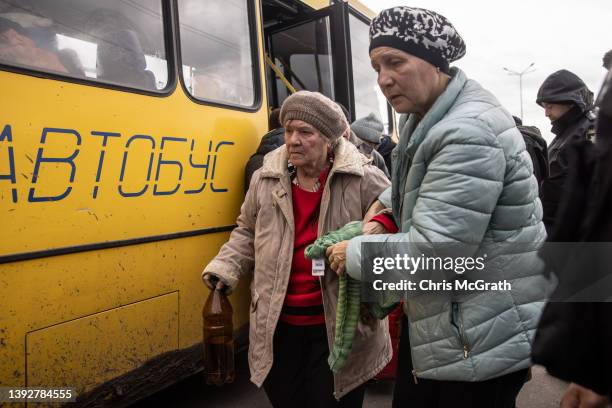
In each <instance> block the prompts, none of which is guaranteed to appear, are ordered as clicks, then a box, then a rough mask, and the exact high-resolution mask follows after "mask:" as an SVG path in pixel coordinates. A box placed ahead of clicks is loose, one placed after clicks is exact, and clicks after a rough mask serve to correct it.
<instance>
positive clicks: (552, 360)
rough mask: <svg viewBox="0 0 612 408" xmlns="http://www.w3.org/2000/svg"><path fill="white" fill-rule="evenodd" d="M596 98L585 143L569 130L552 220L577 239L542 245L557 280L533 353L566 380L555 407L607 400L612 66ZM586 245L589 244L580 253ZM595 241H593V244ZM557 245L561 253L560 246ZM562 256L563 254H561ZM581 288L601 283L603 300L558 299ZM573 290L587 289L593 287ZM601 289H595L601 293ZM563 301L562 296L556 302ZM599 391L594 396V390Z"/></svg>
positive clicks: (611, 371) (611, 384)
mask: <svg viewBox="0 0 612 408" xmlns="http://www.w3.org/2000/svg"><path fill="white" fill-rule="evenodd" d="M597 105H598V107H599V114H598V118H597V137H596V138H595V143H590V142H588V141H586V140H584V138H581V137H580V136H579V135H576V134H574V135H572V136H570V140H569V141H568V144H567V145H568V146H567V154H566V157H567V159H568V161H569V163H572V164H571V166H570V167H569V174H568V178H567V194H565V195H564V196H563V198H562V202H561V204H560V206H559V217H560V218H561V219H563V223H560V225H558V226H556V227H555V229H554V232H553V235H551V236H549V238H548V239H549V241H552V242H579V243H580V244H577V245H573V246H571V247H570V246H560V247H558V249H557V250H555V251H551V250H550V247H549V250H547V251H541V252H540V254H539V255H540V257H541V258H542V259H543V260H544V261H545V263H546V264H547V266H548V265H552V266H553V271H554V273H555V274H556V275H557V276H558V278H559V285H558V286H557V288H556V290H555V293H553V294H552V296H551V298H552V299H554V300H557V301H552V302H549V303H548V304H547V305H546V307H545V309H544V311H543V313H542V316H541V318H540V322H539V324H538V329H537V332H536V336H535V340H534V345H533V349H532V360H533V362H534V363H535V364H540V365H542V366H544V367H545V368H546V370H547V372H548V373H549V374H551V375H553V376H555V377H558V378H560V379H562V380H565V381H571V382H572V384H571V385H570V387H569V388H568V390H567V391H566V393H565V395H564V397H563V400H562V401H561V405H560V406H561V407H609V406H610V405H609V404H610V400H611V399H612V348H611V347H610V345H611V344H612V325H611V324H610V322H612V298H611V297H610V292H609V288H610V283H609V282H610V278H611V277H612V268H610V258H611V256H610V251H609V248H610V243H612V212H611V211H610V209H612V70H610V71H609V72H608V75H607V78H606V80H605V82H604V85H603V87H602V90H601V92H600V93H599V98H598V102H597ZM585 248H591V249H590V250H589V251H587V252H584V251H585ZM593 248H597V250H594V249H593ZM561 251H563V254H561V253H560V252H561ZM585 257H588V258H589V260H588V262H586V263H580V264H579V265H580V266H579V268H580V273H576V268H570V267H565V265H568V264H569V262H568V260H571V259H572V258H578V259H584V258H585ZM559 259H563V261H559ZM582 288H595V289H600V288H601V289H602V292H603V293H602V294H603V296H602V297H606V298H607V299H605V300H607V301H602V300H604V299H601V298H599V296H598V297H593V301H581V300H589V299H580V298H579V299H578V300H574V301H569V300H568V299H560V297H559V296H558V294H559V293H561V294H563V293H568V294H573V293H575V292H577V291H578V290H580V289H582ZM579 293H588V294H593V293H594V292H593V291H592V290H591V291H587V292H584V291H581V292H579ZM600 294H601V293H600ZM558 300H565V301H558ZM597 394H599V395H597Z"/></svg>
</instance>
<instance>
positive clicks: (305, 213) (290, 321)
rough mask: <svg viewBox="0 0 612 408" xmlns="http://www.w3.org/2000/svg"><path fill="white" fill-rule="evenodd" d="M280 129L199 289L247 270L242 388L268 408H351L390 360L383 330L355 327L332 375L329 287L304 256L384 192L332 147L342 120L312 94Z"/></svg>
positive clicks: (334, 289) (373, 175) (233, 280)
mask: <svg viewBox="0 0 612 408" xmlns="http://www.w3.org/2000/svg"><path fill="white" fill-rule="evenodd" d="M280 120H281V124H282V125H283V126H284V128H285V145H284V146H281V147H280V148H278V149H276V150H274V151H273V152H270V153H269V154H267V155H266V157H265V158H264V164H263V167H262V168H261V169H259V170H257V171H256V172H255V174H254V175H253V179H252V180H251V185H250V187H249V190H248V192H247V195H246V198H245V201H244V204H243V205H242V208H241V211H240V216H239V217H238V220H237V224H238V226H237V227H236V228H235V229H234V231H233V232H232V234H231V236H230V239H229V241H228V242H227V243H226V244H225V245H224V246H223V247H222V248H221V250H220V251H219V254H218V255H217V256H216V257H215V258H214V259H213V260H212V261H211V262H210V263H209V264H208V266H207V267H206V269H205V270H204V272H203V278H204V280H205V282H207V284H208V285H209V287H212V285H213V284H212V283H211V276H216V277H217V278H218V279H219V280H220V282H222V284H220V286H223V285H226V286H229V288H234V287H235V286H236V285H237V283H238V280H239V279H240V277H241V276H242V275H243V274H244V273H246V272H249V271H251V270H253V269H254V277H253V283H252V286H251V315H250V333H249V342H250V343H249V365H250V369H251V381H253V382H254V383H255V384H256V385H257V386H261V385H262V384H263V386H264V389H265V391H266V393H267V395H268V398H269V399H270V401H271V402H272V404H273V405H274V406H275V407H294V406H296V405H299V406H310V407H332V406H342V407H344V406H346V407H360V406H361V405H362V402H363V395H364V387H363V386H362V384H363V383H364V382H365V381H367V380H369V379H371V378H372V377H374V375H376V374H377V373H378V372H379V371H380V370H381V369H382V368H383V367H384V366H385V365H386V364H387V363H388V362H389V360H390V358H391V346H390V339H389V336H388V326H387V322H386V321H374V322H371V321H370V322H369V323H368V324H365V323H361V322H360V323H359V325H358V327H357V331H356V335H355V340H354V342H353V348H352V351H351V354H350V355H349V357H348V360H347V362H346V365H345V366H344V367H343V369H342V370H340V371H339V372H338V373H337V374H336V375H333V374H332V371H331V370H330V368H329V366H328V365H327V358H328V355H329V352H330V350H329V344H331V343H332V339H333V335H334V331H335V314H336V305H337V298H338V277H337V275H336V274H335V273H333V272H331V271H329V273H324V274H323V275H322V276H318V275H319V273H318V272H319V271H318V268H316V267H314V265H311V261H309V260H307V259H306V258H305V257H304V249H305V248H306V247H307V246H308V245H309V244H311V243H313V242H314V241H315V240H316V238H317V237H318V236H321V235H323V234H325V233H326V232H328V231H331V230H335V229H337V228H339V227H341V226H343V225H344V224H346V223H347V222H350V221H354V220H361V219H362V218H363V217H364V215H366V213H367V211H368V209H369V208H370V206H371V205H372V204H373V203H374V202H376V199H377V197H378V195H380V194H381V193H382V192H383V191H384V190H385V189H387V188H388V186H389V182H388V180H387V178H386V177H385V175H384V174H383V173H382V172H381V171H380V170H378V169H377V168H375V167H374V166H372V165H370V164H368V159H367V158H366V157H365V156H363V155H361V154H360V153H359V152H357V150H356V148H355V147H354V146H353V145H352V144H350V143H349V142H348V141H346V140H345V138H343V137H342V136H343V135H344V134H345V133H346V132H347V131H348V129H349V126H348V123H347V121H346V118H345V117H344V115H343V113H342V110H341V108H340V107H339V106H338V105H336V103H334V102H333V101H331V100H330V99H328V98H327V97H325V96H323V95H322V94H319V93H316V92H308V91H300V92H297V93H295V94H293V95H292V96H290V97H289V98H287V99H286V100H285V102H284V104H283V106H282V108H281V113H280ZM321 272H323V271H321ZM334 397H335V398H334ZM338 400H339V402H338Z"/></svg>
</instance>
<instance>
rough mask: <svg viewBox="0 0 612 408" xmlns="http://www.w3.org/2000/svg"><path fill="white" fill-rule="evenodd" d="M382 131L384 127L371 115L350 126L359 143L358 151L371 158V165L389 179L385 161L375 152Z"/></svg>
mask: <svg viewBox="0 0 612 408" xmlns="http://www.w3.org/2000/svg"><path fill="white" fill-rule="evenodd" d="M383 129H384V125H383V124H382V122H381V121H380V120H379V119H378V118H377V117H376V115H375V114H373V113H370V114H369V115H368V116H366V117H364V118H361V119H357V120H356V121H354V122H353V123H352V124H351V131H352V132H353V133H354V134H355V136H357V138H359V141H360V142H361V143H360V144H359V145H358V147H357V148H358V149H359V151H360V152H362V153H363V154H365V155H366V156H367V157H369V158H371V159H372V164H374V165H375V166H376V167H378V168H379V169H381V170H382V171H383V172H384V173H385V175H386V176H387V177H389V178H391V175H390V173H389V169H388V168H387V165H386V164H385V160H384V159H383V157H382V155H381V154H380V153H379V152H378V150H376V148H377V147H378V145H379V144H380V138H381V136H382V131H383Z"/></svg>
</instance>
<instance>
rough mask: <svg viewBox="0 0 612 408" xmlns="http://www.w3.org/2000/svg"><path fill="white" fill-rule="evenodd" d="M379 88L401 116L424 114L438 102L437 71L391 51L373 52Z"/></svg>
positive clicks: (423, 63) (373, 65) (393, 49)
mask: <svg viewBox="0 0 612 408" xmlns="http://www.w3.org/2000/svg"><path fill="white" fill-rule="evenodd" d="M370 60H371V62H372V67H373V68H374V70H375V71H376V72H377V73H378V86H380V89H381V91H382V92H383V94H384V95H385V97H386V98H387V100H388V101H389V103H390V104H391V106H393V109H395V111H396V112H398V113H421V114H424V113H425V112H426V111H427V110H428V109H429V107H430V106H431V105H432V104H433V102H434V101H435V100H436V98H437V97H438V95H436V94H435V86H436V83H437V80H438V77H437V70H436V68H435V67H434V66H433V65H431V64H430V63H428V62H426V61H424V60H422V59H420V58H417V57H415V56H413V55H410V54H408V53H405V52H404V51H400V50H398V49H395V48H391V47H377V48H375V49H373V50H372V52H370Z"/></svg>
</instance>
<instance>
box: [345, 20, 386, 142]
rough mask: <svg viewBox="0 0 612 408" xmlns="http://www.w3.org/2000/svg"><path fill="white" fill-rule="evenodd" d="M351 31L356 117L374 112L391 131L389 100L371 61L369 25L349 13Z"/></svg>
mask: <svg viewBox="0 0 612 408" xmlns="http://www.w3.org/2000/svg"><path fill="white" fill-rule="evenodd" d="M349 27H350V33H351V57H352V62H353V83H354V84H355V85H354V86H355V118H356V119H359V118H362V117H364V116H367V115H369V114H370V113H374V114H375V115H376V116H378V118H379V119H380V120H381V121H382V122H383V123H384V125H385V132H386V133H389V128H390V127H389V114H388V110H387V100H386V99H385V96H384V95H383V93H382V92H381V90H380V88H379V86H378V83H377V75H376V71H374V69H373V68H372V65H371V63H370V54H369V52H368V48H369V41H370V40H369V35H368V30H369V26H368V24H367V23H365V22H363V21H361V20H360V19H358V18H357V17H355V16H354V15H352V14H349Z"/></svg>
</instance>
